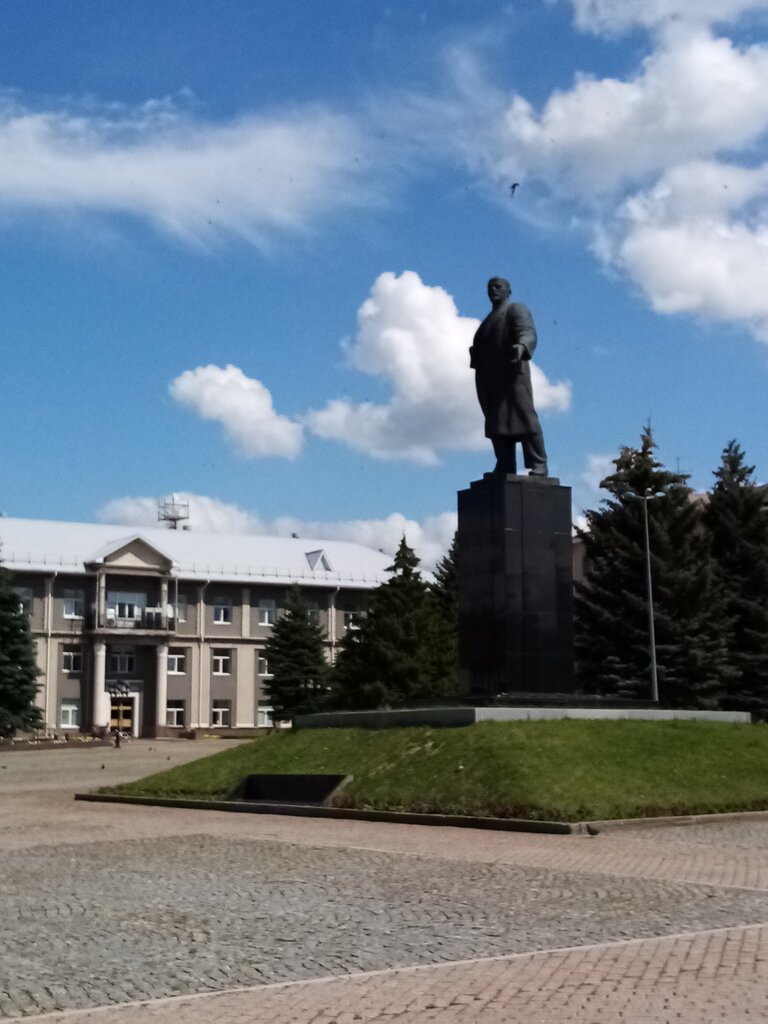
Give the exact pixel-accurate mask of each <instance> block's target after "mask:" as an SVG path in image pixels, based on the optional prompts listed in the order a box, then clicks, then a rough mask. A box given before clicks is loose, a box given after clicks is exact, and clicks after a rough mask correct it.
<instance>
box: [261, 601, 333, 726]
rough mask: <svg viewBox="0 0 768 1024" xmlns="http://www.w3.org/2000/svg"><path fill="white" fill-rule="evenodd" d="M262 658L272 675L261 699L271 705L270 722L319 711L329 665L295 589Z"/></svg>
mask: <svg viewBox="0 0 768 1024" xmlns="http://www.w3.org/2000/svg"><path fill="white" fill-rule="evenodd" d="M264 655H265V657H266V659H267V662H268V664H269V670H270V672H271V674H272V678H271V679H268V680H267V681H266V684H265V696H266V697H267V699H268V700H269V702H270V704H271V705H272V719H273V721H275V722H278V721H280V720H281V719H288V718H293V716H294V715H305V714H309V713H310V712H313V711H320V710H322V708H323V706H324V704H325V702H326V700H327V696H328V675H329V671H330V666H329V665H328V662H327V660H326V657H325V645H324V643H323V631H322V629H321V628H320V626H319V625H317V624H316V623H315V622H312V621H311V620H310V613H309V609H308V608H307V605H306V604H305V602H304V598H303V597H302V595H301V591H300V589H299V588H298V587H291V589H290V590H289V592H288V597H287V600H286V602H285V609H284V614H283V615H281V616H280V618H279V619H278V620H277V622H276V623H275V625H274V626H273V627H272V636H271V637H270V638H269V640H268V641H267V643H266V645H265V648H264Z"/></svg>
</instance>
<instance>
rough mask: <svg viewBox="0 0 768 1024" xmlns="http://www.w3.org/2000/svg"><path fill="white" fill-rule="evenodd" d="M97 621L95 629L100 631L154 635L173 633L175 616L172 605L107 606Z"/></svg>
mask: <svg viewBox="0 0 768 1024" xmlns="http://www.w3.org/2000/svg"><path fill="white" fill-rule="evenodd" d="M98 619H99V621H98V623H97V626H96V628H97V629H101V630H109V631H113V630H115V631H118V632H120V631H122V630H126V631H128V630H130V631H135V630H144V631H148V632H155V633H173V632H175V630H176V614H175V609H174V608H173V606H172V605H169V606H167V607H166V608H163V607H162V606H156V607H151V608H145V607H143V606H141V605H127V606H124V605H108V606H107V608H106V610H105V611H104V612H103V614H102V615H100V616H98Z"/></svg>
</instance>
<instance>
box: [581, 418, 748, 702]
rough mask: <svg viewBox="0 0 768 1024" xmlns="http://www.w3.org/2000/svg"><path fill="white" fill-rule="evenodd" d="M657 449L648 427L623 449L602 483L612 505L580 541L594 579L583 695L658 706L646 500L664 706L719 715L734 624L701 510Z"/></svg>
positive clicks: (584, 610) (587, 593)
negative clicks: (653, 691)
mask: <svg viewBox="0 0 768 1024" xmlns="http://www.w3.org/2000/svg"><path fill="white" fill-rule="evenodd" d="M655 449H656V445H655V442H654V440H653V436H652V433H651V429H650V426H648V427H646V428H645V430H644V431H643V434H642V438H641V443H640V447H639V448H630V447H625V448H623V449H622V450H621V452H620V454H619V457H618V458H617V459H616V460H614V464H615V466H616V472H615V473H613V474H611V475H610V476H608V477H607V478H606V479H605V480H603V481H602V483H601V487H603V488H604V489H605V490H607V491H608V492H609V497H608V498H606V499H604V500H603V501H602V502H601V505H600V508H599V509H597V510H592V511H589V512H587V513H586V518H587V529H586V530H583V531H580V536H581V537H582V539H583V541H584V547H585V554H586V576H585V579H584V580H583V582H582V583H581V584H579V585H578V587H577V591H576V655H577V672H578V677H579V681H580V683H581V685H582V687H583V688H584V689H585V690H593V691H594V690H596V691H597V692H599V693H603V694H606V695H615V696H619V697H624V698H633V699H649V698H650V696H651V683H650V636H649V624H648V601H647V588H646V570H645V566H646V553H645V529H644V513H645V509H644V505H645V504H646V503H645V501H644V499H643V495H646V494H648V495H649V499H648V501H647V506H646V507H647V512H648V522H649V537H650V550H651V574H652V580H653V602H654V624H655V633H656V658H657V666H658V683H659V700H660V703H661V704H662V705H665V706H668V707H698V708H714V707H717V706H718V705H719V702H720V699H721V697H722V696H723V694H724V693H725V692H726V690H727V686H728V684H729V681H730V679H731V678H732V677H733V671H732V669H731V668H730V666H729V662H728V647H727V637H728V620H727V616H726V615H725V612H724V608H723V604H722V600H721V597H720V592H719V588H718V587H717V583H716V580H715V578H714V564H713V560H712V557H711V553H710V549H709V544H708V538H707V536H706V532H705V530H704V528H703V523H702V515H701V508H700V503H697V502H695V501H693V500H692V495H691V491H690V488H688V487H687V486H686V480H687V477H686V476H684V475H682V474H679V473H671V472H669V471H668V470H666V469H665V468H664V467H663V466H662V464H661V463H660V462H658V461H657V459H656V457H655V455H654V451H655ZM656 495H658V496H656ZM651 496H654V497H651Z"/></svg>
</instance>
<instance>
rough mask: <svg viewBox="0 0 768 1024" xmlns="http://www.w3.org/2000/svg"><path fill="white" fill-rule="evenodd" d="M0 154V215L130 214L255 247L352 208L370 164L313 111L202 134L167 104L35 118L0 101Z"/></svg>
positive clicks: (204, 128) (357, 144)
mask: <svg viewBox="0 0 768 1024" xmlns="http://www.w3.org/2000/svg"><path fill="white" fill-rule="evenodd" d="M0 152H2V154H3V158H2V161H0V209H3V208H4V209H5V210H12V211H15V212H18V211H19V210H20V209H42V210H46V211H64V212H67V213H71V212H73V211H75V212H94V211H95V212H102V211H109V212H120V213H128V214H133V215H136V216H138V217H142V218H145V219H147V220H149V221H151V222H152V223H153V224H154V225H155V226H156V227H157V228H159V229H161V230H163V231H168V232H171V233H173V234H176V235H180V236H182V237H183V238H185V239H187V240H194V241H198V242H199V241H203V240H206V239H208V238H210V237H212V236H215V235H216V234H220V233H226V234H230V235H237V236H239V237H241V238H244V239H246V240H247V241H249V242H251V243H254V244H257V245H261V244H264V243H265V242H266V240H267V239H268V238H269V237H270V236H271V235H272V234H274V233H275V232H283V231H286V230H288V231H296V230H302V229H304V228H306V227H307V226H308V224H309V223H310V222H311V220H312V219H313V218H314V217H315V216H317V215H318V214H322V213H327V212H330V211H334V210H338V209H339V208H342V207H349V206H351V205H357V204H359V203H360V202H361V201H363V199H364V196H365V192H364V186H363V182H362V178H363V176H364V175H365V174H366V172H367V165H368V159H367V153H366V146H365V144H364V141H363V139H362V138H361V136H360V134H359V132H358V130H357V128H356V127H355V125H354V124H353V123H352V122H351V121H350V120H349V119H347V118H344V117H341V116H338V115H336V114H333V113H330V112H328V111H326V110H324V109H322V108H317V109H305V110H302V111H298V112H293V113H289V114H286V115H284V116H272V117H257V116H244V117H241V118H238V119H234V120H231V121H230V122H228V123H211V122H206V121H204V120H201V119H199V118H194V117H193V116H191V115H190V114H188V113H185V112H184V110H183V109H182V108H181V107H180V105H179V104H178V103H177V102H175V101H169V100H167V101H150V102H148V103H146V104H144V105H143V106H141V107H139V108H136V109H127V108H125V107H118V106H113V107H110V108H106V109H101V110H94V109H92V108H87V107H83V108H82V109H76V108H70V109H68V110H47V111H33V110H30V109H27V108H24V107H23V106H21V105H20V104H19V102H18V101H15V100H14V99H13V98H12V97H9V96H8V95H6V96H4V97H3V96H0ZM351 154H355V157H356V159H354V160H351V159H350V155H351Z"/></svg>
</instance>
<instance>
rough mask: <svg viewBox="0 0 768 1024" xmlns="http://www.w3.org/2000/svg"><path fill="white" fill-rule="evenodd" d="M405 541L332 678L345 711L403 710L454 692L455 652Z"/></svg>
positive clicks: (344, 647) (352, 632) (347, 640)
mask: <svg viewBox="0 0 768 1024" xmlns="http://www.w3.org/2000/svg"><path fill="white" fill-rule="evenodd" d="M418 565H419V559H418V558H417V557H416V554H415V553H414V551H413V550H412V549H411V548H409V547H408V545H407V544H406V542H405V538H403V539H402V540H401V542H400V546H399V548H398V549H397V554H396V555H395V560H394V562H393V564H392V565H391V566H390V567H389V571H390V572H392V577H391V578H390V579H389V580H388V581H387V582H386V583H383V584H381V586H379V587H377V589H376V590H375V591H374V593H373V596H372V598H371V602H370V604H369V606H368V610H367V614H366V615H365V617H364V618H363V619H362V621H361V622H360V627H359V629H356V630H350V632H349V633H348V634H347V636H346V637H345V638H344V641H343V642H342V647H341V651H340V652H339V657H338V659H337V662H336V667H335V670H334V674H333V689H334V696H333V700H334V704H335V705H336V706H337V707H342V708H376V707H384V706H404V705H406V704H408V703H410V702H417V703H419V702H421V703H424V702H428V701H431V700H438V699H440V698H441V697H446V696H449V695H451V694H452V693H454V692H455V668H454V663H453V653H452V651H451V650H450V649H448V648H447V647H446V644H445V642H444V636H443V634H442V630H441V622H440V615H439V612H438V608H437V601H436V598H435V595H434V593H433V592H432V590H431V589H430V587H429V586H428V585H427V584H426V583H425V582H424V580H423V579H422V578H421V573H420V572H419V571H418Z"/></svg>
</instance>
